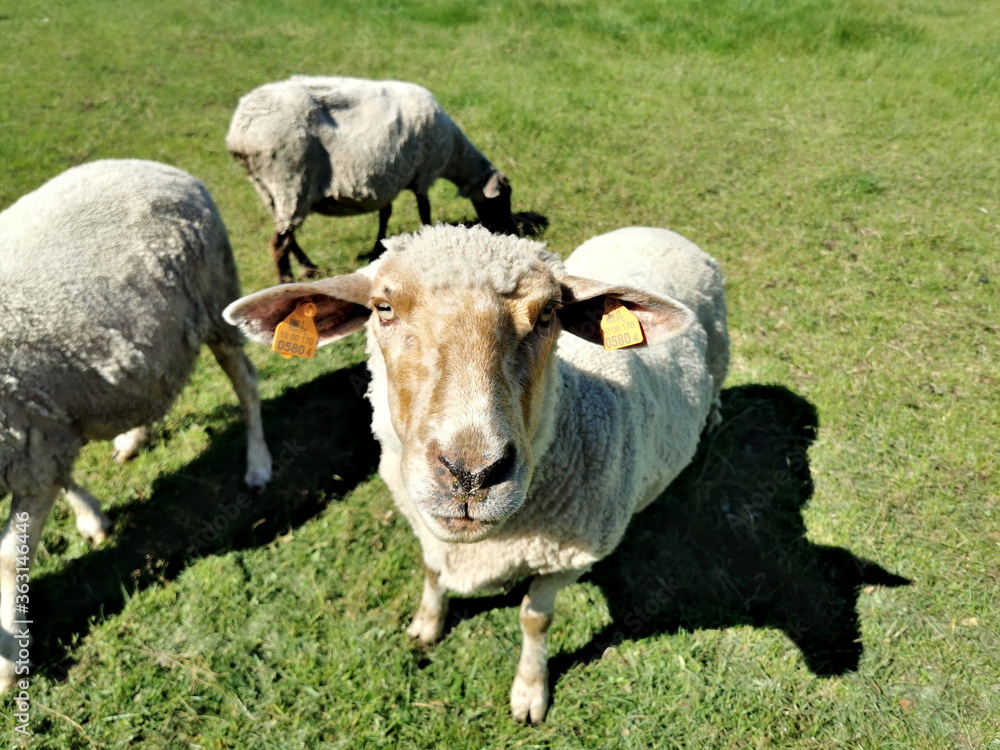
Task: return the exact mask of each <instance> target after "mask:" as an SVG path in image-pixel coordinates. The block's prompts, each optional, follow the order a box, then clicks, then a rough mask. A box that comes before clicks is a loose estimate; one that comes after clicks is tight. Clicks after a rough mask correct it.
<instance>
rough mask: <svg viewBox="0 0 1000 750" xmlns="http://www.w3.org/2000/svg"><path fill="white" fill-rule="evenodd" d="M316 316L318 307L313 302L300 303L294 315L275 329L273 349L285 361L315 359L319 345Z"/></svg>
mask: <svg viewBox="0 0 1000 750" xmlns="http://www.w3.org/2000/svg"><path fill="white" fill-rule="evenodd" d="M315 315H316V305H314V304H313V303H312V302H300V303H299V304H298V307H296V308H295V310H294V311H293V312H292V314H291V315H289V316H288V317H287V318H285V319H284V320H283V321H281V322H280V323H278V325H277V326H276V327H275V329H274V341H273V342H272V343H271V348H272V349H274V351H276V352H277V353H278V354H280V355H281V356H282V357H284V358H285V359H291V358H292V357H306V358H307V359H312V358H313V357H315V356H316V344H317V343H319V334H318V333H316V324H315V323H313V317H314V316H315Z"/></svg>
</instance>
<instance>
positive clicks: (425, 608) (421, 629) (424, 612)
mask: <svg viewBox="0 0 1000 750" xmlns="http://www.w3.org/2000/svg"><path fill="white" fill-rule="evenodd" d="M439 577H440V573H438V572H436V571H433V570H431V569H430V568H429V567H427V566H426V565H425V566H424V592H423V594H422V595H421V597H420V606H419V607H417V614H415V615H414V616H413V622H411V623H410V627H408V628H407V629H406V634H407V635H408V636H410V638H412V639H413V640H415V641H417V642H418V643H419V644H421V645H422V646H427V645H430V644H431V643H434V641H436V640H437V639H438V638H440V637H441V634H442V633H443V632H444V620H445V617H447V615H448V593H447V591H445V589H444V587H442V586H441V584H440V582H439V580H438V579H439Z"/></svg>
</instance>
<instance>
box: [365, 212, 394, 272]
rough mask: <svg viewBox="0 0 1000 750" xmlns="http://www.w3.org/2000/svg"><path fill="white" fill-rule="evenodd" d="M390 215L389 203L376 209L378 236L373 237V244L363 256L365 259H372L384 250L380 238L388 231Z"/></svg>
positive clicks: (383, 237) (382, 238)
mask: <svg viewBox="0 0 1000 750" xmlns="http://www.w3.org/2000/svg"><path fill="white" fill-rule="evenodd" d="M390 216H392V204H391V203H387V204H385V205H384V206H382V208H380V209H379V210H378V237H376V238H375V244H374V245H373V246H372V249H371V250H369V251H368V252H367V254H366V255H365V256H364V257H365V259H366V260H368V261H373V260H375V259H376V258H378V257H379V256H380V255H381V254H382V253H384V252H385V245H384V244H382V240H384V239H385V237H386V234H387V233H388V232H389V217H390Z"/></svg>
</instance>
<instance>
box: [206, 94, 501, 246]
mask: <svg viewBox="0 0 1000 750" xmlns="http://www.w3.org/2000/svg"><path fill="white" fill-rule="evenodd" d="M226 146H227V148H228V149H229V151H230V152H231V153H233V154H234V155H242V156H243V157H244V158H245V165H246V168H247V171H248V173H249V176H250V180H251V181H252V183H253V185H254V187H255V188H256V189H257V191H258V193H259V194H260V196H261V199H262V200H263V201H264V203H265V205H266V206H267V207H268V210H269V211H270V212H271V215H272V216H273V218H274V222H275V230H276V231H277V232H279V233H284V232H287V231H290V230H293V229H295V228H297V227H298V226H299V225H301V224H302V222H303V221H304V220H305V218H306V217H307V216H308V215H309V213H310V212H311V211H313V210H314V206H316V204H317V203H319V202H320V201H322V200H323V199H325V198H328V199H332V200H334V201H336V205H330V203H329V202H326V203H324V204H322V208H321V209H317V210H321V212H322V213H328V214H332V215H337V214H343V215H347V214H357V213H367V212H370V211H377V210H379V209H380V208H382V207H383V206H386V205H388V204H390V203H391V202H392V201H393V199H394V198H395V197H396V196H397V195H398V194H399V193H400V192H401V191H402V190H404V189H411V190H413V191H414V192H415V193H417V194H418V195H419V194H423V195H426V193H427V191H428V189H429V188H430V186H431V185H432V184H433V183H434V182H435V180H437V179H438V178H439V177H444V178H445V179H448V180H450V181H451V182H453V183H455V185H456V186H457V187H458V189H459V192H460V193H461V195H462V196H463V197H466V198H475V193H476V191H477V190H478V191H480V196H479V197H480V199H481V197H482V194H481V191H482V188H483V186H484V185H485V184H486V182H487V180H488V179H489V177H490V175H492V174H493V172H495V171H496V170H495V169H494V168H493V165H492V164H490V162H489V160H488V159H487V158H486V157H485V156H483V154H482V153H480V152H479V151H478V150H477V149H476V148H475V146H473V145H472V143H471V142H470V141H469V140H468V139H467V138H466V137H465V135H464V134H463V133H462V131H461V130H460V129H459V127H458V126H457V125H456V124H455V123H454V122H453V121H452V120H451V118H450V117H448V115H447V114H445V112H444V110H442V109H441V106H440V105H439V104H438V102H437V100H436V99H435V98H434V96H433V94H431V92H430V91H428V90H427V89H425V88H423V87H422V86H418V85H416V84H413V83H406V82H403V81H370V80H365V79H360V78H344V77H333V76H330V77H319V76H293V77H292V78H290V79H288V80H285V81H280V82H276V83H268V84H264V85H263V86H260V87H258V88H256V89H254V90H253V91H250V92H249V93H248V94H246V95H245V96H243V97H242V98H241V99H240V101H239V104H238V105H237V107H236V110H235V112H234V113H233V118H232V122H231V124H230V127H229V133H228V135H227V136H226Z"/></svg>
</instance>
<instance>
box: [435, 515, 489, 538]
mask: <svg viewBox="0 0 1000 750" xmlns="http://www.w3.org/2000/svg"><path fill="white" fill-rule="evenodd" d="M431 518H432V519H433V520H434V523H435V524H437V526H438V528H437V529H432V531H435V532H440V533H439V534H437V535H438V536H442V535H443V536H444V537H447V539H446V540H445V541H454V542H476V541H479V540H480V539H484V538H485V537H488V536H489V535H490V534H492V533H493V532H494V531H495V530H496V528H497V526H498V525H499V523H498V522H497V521H490V520H486V519H480V518H472V517H471V516H469V515H468V513H465V514H463V515H451V516H444V515H438V514H436V513H435V514H432V515H431Z"/></svg>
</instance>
